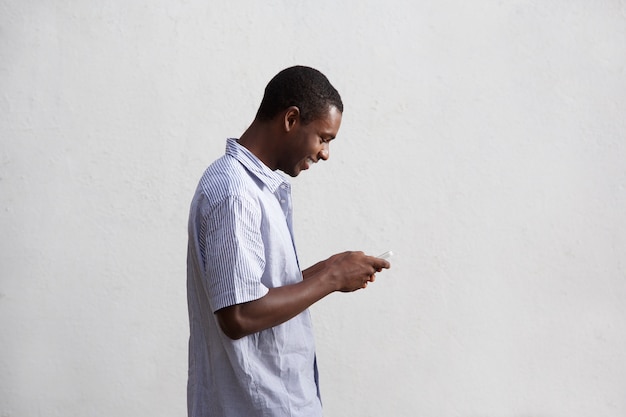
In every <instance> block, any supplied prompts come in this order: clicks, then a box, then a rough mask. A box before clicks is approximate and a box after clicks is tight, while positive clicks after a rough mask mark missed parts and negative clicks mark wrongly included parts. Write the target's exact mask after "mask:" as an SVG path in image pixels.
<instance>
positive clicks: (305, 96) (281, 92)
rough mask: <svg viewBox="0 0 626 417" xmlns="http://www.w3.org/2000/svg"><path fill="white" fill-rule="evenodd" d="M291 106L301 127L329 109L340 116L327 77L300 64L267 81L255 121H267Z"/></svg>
mask: <svg viewBox="0 0 626 417" xmlns="http://www.w3.org/2000/svg"><path fill="white" fill-rule="evenodd" d="M291 106H295V107H297V108H298V109H299V110H300V121H301V123H303V124H307V123H310V122H312V121H313V120H316V119H319V118H320V117H323V116H324V115H325V114H326V113H327V112H328V109H329V108H330V107H335V108H337V110H339V112H340V113H343V102H342V101H341V96H340V95H339V93H338V92H337V90H336V89H335V87H333V86H332V85H331V84H330V82H329V81H328V78H326V76H325V75H324V74H322V73H321V72H319V71H318V70H316V69H313V68H310V67H305V66H300V65H299V66H294V67H290V68H286V69H284V70H282V71H281V72H279V73H278V74H276V76H274V78H272V79H271V80H270V82H269V83H268V84H267V87H265V94H264V95H263V100H262V101H261V105H260V106H259V110H258V112H257V115H256V119H257V120H259V121H268V120H271V119H273V118H274V117H275V116H276V115H278V114H279V113H281V112H282V111H284V110H285V109H287V108H289V107H291Z"/></svg>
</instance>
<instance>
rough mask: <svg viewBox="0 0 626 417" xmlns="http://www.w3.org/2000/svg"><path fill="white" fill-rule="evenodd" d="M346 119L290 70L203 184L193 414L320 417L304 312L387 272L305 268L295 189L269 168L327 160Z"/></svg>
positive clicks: (372, 260) (319, 88) (364, 266)
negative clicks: (295, 226)
mask: <svg viewBox="0 0 626 417" xmlns="http://www.w3.org/2000/svg"><path fill="white" fill-rule="evenodd" d="M342 112H343V104H342V102H341V97H340V96H339V93H338V92H337V90H335V88H334V87H333V86H332V85H331V84H330V82H329V81H328V79H327V78H326V77H325V76H324V75H323V74H322V73H320V72H319V71H317V70H315V69H313V68H308V67H303V66H296V67H291V68H287V69H285V70H283V71H281V72H280V73H278V74H277V75H276V76H275V77H274V78H273V79H272V80H271V81H270V82H269V84H268V85H267V87H266V89H265V95H264V97H263V100H262V102H261V105H260V107H259V110H258V112H257V115H256V117H255V119H254V121H253V122H252V124H251V125H250V127H248V129H247V130H246V131H245V132H244V133H243V134H242V135H241V137H240V138H239V139H238V140H236V139H229V140H228V141H227V144H226V154H225V155H224V156H223V157H221V158H219V159H218V160H216V161H215V162H214V163H213V164H212V165H211V166H209V168H207V170H206V171H205V173H204V175H203V176H202V178H201V180H200V183H199V185H198V188H197V190H196V193H195V196H194V198H193V201H192V204H191V210H190V217H189V248H188V260H187V270H188V272H187V293H188V304H189V322H190V331H191V337H190V341H189V380H188V387H187V389H188V398H187V401H188V414H189V416H190V417H207V416H211V417H227V416H233V417H256V416H272V417H277V416H279V417H282V416H290V417H295V416H302V417H304V416H306V417H316V416H321V415H322V409H321V402H320V397H319V388H318V379H317V365H316V361H315V349H314V341H313V334H312V326H311V319H310V315H309V311H308V308H309V307H310V306H311V305H312V304H313V303H315V302H317V301H318V300H320V299H322V298H323V297H325V296H327V295H329V294H330V293H332V292H335V291H342V292H349V291H355V290H358V289H360V288H365V287H366V286H367V284H368V282H372V281H374V278H375V273H376V272H380V271H381V270H382V269H383V268H389V266H390V265H389V263H388V262H387V261H385V260H383V259H379V258H376V257H371V256H366V255H365V254H363V253H362V252H344V253H340V254H337V255H334V256H331V257H330V258H328V259H326V260H324V261H321V262H319V263H317V264H315V265H314V266H312V267H310V268H308V269H305V270H304V271H301V269H300V266H299V264H298V258H297V254H296V249H295V244H294V240H293V231H292V206H291V191H290V185H289V183H288V182H287V180H286V179H285V177H284V176H283V175H281V174H280V173H278V172H276V171H277V170H280V171H282V172H283V173H285V174H287V175H289V176H292V177H295V176H297V175H298V174H299V173H300V172H301V171H302V170H306V169H308V168H309V166H310V165H312V164H314V163H316V162H318V161H319V160H327V159H328V157H329V143H330V141H331V140H333V139H334V138H335V136H336V135H337V131H338V130H339V126H340V124H341V116H342Z"/></svg>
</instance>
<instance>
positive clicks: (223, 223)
mask: <svg viewBox="0 0 626 417" xmlns="http://www.w3.org/2000/svg"><path fill="white" fill-rule="evenodd" d="M205 220H206V223H205V226H206V227H205V233H204V236H202V237H201V238H202V239H204V243H205V245H204V247H205V250H206V253H205V254H204V256H203V258H204V260H205V262H206V265H205V271H206V276H205V277H204V279H205V288H206V289H207V292H208V296H209V299H210V301H211V306H212V309H213V312H215V311H217V310H219V309H221V308H224V307H228V306H230V305H234V304H240V303H245V302H248V301H253V300H256V299H259V298H261V297H263V296H264V295H266V294H267V292H268V291H269V290H268V288H267V287H266V286H264V285H263V284H262V283H261V278H262V276H263V271H264V269H265V249H264V245H263V237H262V235H261V221H262V211H261V207H260V205H259V203H258V202H257V201H255V200H254V199H252V198H249V197H245V196H228V197H226V198H225V199H224V200H222V201H220V202H218V203H217V204H216V205H215V206H213V207H212V208H211V210H209V211H208V212H207V213H206V218H205Z"/></svg>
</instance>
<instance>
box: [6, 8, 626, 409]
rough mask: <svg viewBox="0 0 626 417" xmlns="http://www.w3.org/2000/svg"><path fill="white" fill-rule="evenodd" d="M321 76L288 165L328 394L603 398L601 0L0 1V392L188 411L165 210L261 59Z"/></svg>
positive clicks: (608, 101) (193, 175)
mask: <svg viewBox="0 0 626 417" xmlns="http://www.w3.org/2000/svg"><path fill="white" fill-rule="evenodd" d="M293 64H306V65H311V66H314V67H317V68H319V69H320V70H322V71H323V72H325V73H326V74H327V75H328V77H329V78H330V79H331V81H332V82H333V83H334V84H335V86H336V87H337V88H338V89H339V90H340V92H341V94H342V96H343V99H344V102H345V107H346V109H345V113H344V122H343V126H342V128H341V130H340V135H339V137H338V138H337V140H336V141H335V142H334V143H333V145H332V148H331V159H330V161H328V162H326V163H323V164H321V165H318V166H316V167H314V168H313V169H312V170H311V171H308V172H306V173H304V174H303V175H302V176H301V177H299V178H297V179H296V180H294V188H295V191H294V193H295V204H296V223H297V230H296V232H297V240H298V244H299V250H300V254H301V259H302V260H303V263H305V264H307V265H308V264H311V263H313V262H314V261H316V260H318V259H320V258H324V257H326V256H328V255H330V254H332V253H334V252H336V251H342V250H345V249H362V250H365V251H366V252H368V253H371V254H378V253H380V252H383V251H385V250H388V249H393V250H394V251H395V252H396V253H397V255H396V257H395V258H394V259H393V269H392V270H390V271H389V272H385V273H383V274H380V275H379V276H378V280H377V282H376V283H375V284H373V285H371V286H370V287H369V288H368V289H367V290H366V291H361V292H358V293H355V294H335V295H332V296H330V297H328V298H327V299H325V300H323V301H322V302H320V303H319V304H317V305H316V306H314V308H313V314H314V319H315V324H316V330H317V342H318V354H319V362H320V367H321V373H322V390H323V395H324V405H325V410H326V416H328V417H351V416H354V417H363V416H377V417H378V416H394V417H397V416H407V417H409V416H410V417H413V416H437V417H446V416H455V417H456V416H462V417H474V416H494V417H495V416H498V417H504V416H515V417H528V416H533V417H535V416H536V417H547V416H550V417H552V416H564V417H565V416H567V417H576V416H580V417H587V416H590V415H598V416H600V415H601V416H624V415H626V395H624V393H625V392H626V350H625V349H624V346H626V303H625V302H624V299H625V298H626V261H625V259H626V257H625V254H626V210H625V209H626V144H625V139H626V117H624V115H625V114H626V69H625V68H626V5H625V4H624V2H623V1H618V0H605V1H602V2H588V1H583V0H574V1H572V0H567V1H566V0H557V1H550V2H539V1H530V0H528V1H522V0H520V1H504V2H503V1H493V0H477V1H472V2H468V1H463V0H445V1H429V2H416V1H396V2H375V1H371V0H368V1H358V2H357V1H352V2H334V1H328V0H324V1H317V2H306V3H305V2H295V1H287V0H282V1H280V0H273V1H256V0H248V1H239V2H220V3H218V2H215V1H213V2H202V1H199V0H187V1H173V0H172V1H166V0H157V1H148V0H135V1H122V0H114V1H107V2H80V1H70V0H65V1H61V0H58V1H48V2H45V1H36V0H30V1H22V0H4V1H0V144H1V147H0V233H1V235H2V238H1V239H0V268H1V269H0V271H1V275H0V329H1V336H0V416H1V417H34V416H63V417H68V416H119V417H123V416H180V415H184V414H185V412H186V411H185V384H186V372H187V364H186V360H187V354H186V343H187V336H188V324H187V312H186V294H185V256H186V252H185V251H186V220H187V210H188V205H189V202H190V199H191V195H192V193H193V190H194V188H195V186H196V181H197V180H198V178H199V176H200V174H201V172H202V170H203V169H204V168H205V166H206V165H207V164H208V163H210V162H211V161H212V160H213V159H215V158H216V157H218V156H219V155H221V154H222V152H223V149H224V140H225V138H226V137H227V136H237V135H239V134H240V133H241V132H242V131H243V130H244V129H245V127H247V125H248V123H249V122H250V121H251V120H252V118H253V116H254V113H255V111H256V108H257V106H258V104H259V101H260V98H261V95H262V91H263V88H264V86H265V84H266V82H267V81H268V80H269V78H270V77H271V76H273V75H274V74H275V73H276V72H277V71H278V70H280V69H282V68H284V67H286V66H290V65H293Z"/></svg>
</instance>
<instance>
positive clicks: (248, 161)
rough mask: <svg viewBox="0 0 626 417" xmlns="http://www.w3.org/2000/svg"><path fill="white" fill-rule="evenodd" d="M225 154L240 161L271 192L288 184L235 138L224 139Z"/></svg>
mask: <svg viewBox="0 0 626 417" xmlns="http://www.w3.org/2000/svg"><path fill="white" fill-rule="evenodd" d="M226 155H229V156H232V157H233V158H235V159H236V160H237V161H239V162H240V163H241V165H243V166H244V167H246V169H248V171H250V172H251V173H252V174H254V175H255V176H256V177H257V178H258V179H259V180H261V181H262V182H263V183H264V184H265V185H267V188H268V189H269V190H270V191H271V192H272V193H274V192H276V190H277V189H278V187H280V186H281V185H283V184H284V185H287V186H289V182H288V181H287V180H286V179H285V177H283V176H282V175H281V174H279V173H278V172H276V171H272V170H271V169H270V168H269V167H268V166H267V165H265V164H264V163H263V162H261V160H260V159H259V158H257V157H256V155H254V154H253V153H252V152H250V151H249V150H248V149H247V148H245V147H243V146H241V145H240V144H239V142H238V141H237V139H234V138H229V139H228V140H227V141H226Z"/></svg>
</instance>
